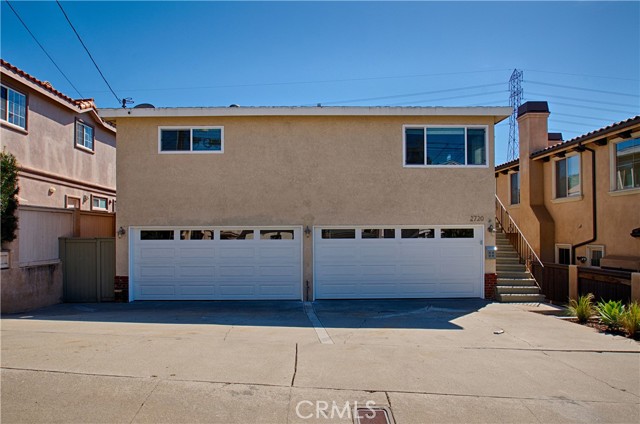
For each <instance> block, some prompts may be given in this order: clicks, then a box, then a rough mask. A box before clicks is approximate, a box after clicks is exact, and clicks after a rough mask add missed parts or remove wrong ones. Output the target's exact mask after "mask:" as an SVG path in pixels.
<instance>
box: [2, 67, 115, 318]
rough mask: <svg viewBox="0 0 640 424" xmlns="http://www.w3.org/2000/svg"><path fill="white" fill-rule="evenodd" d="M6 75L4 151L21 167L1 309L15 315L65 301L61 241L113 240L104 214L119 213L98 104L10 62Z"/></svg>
mask: <svg viewBox="0 0 640 424" xmlns="http://www.w3.org/2000/svg"><path fill="white" fill-rule="evenodd" d="M0 72H1V74H0V77H1V80H0V82H1V89H2V111H1V115H0V137H1V141H2V149H4V150H5V151H6V152H9V153H11V154H13V155H14V156H15V157H16V159H17V162H18V165H19V167H20V171H19V174H18V178H19V182H18V183H19V187H20V193H19V203H20V206H19V210H18V217H19V222H18V225H19V229H18V233H17V239H16V240H15V241H13V242H12V243H9V244H7V245H3V246H2V249H3V258H4V259H6V261H5V262H4V263H3V264H2V276H1V277H2V293H1V296H2V311H3V312H13V311H22V310H26V309H31V308H35V307H39V306H44V305H49V304H52V303H57V302H59V301H60V299H61V297H62V275H61V266H60V260H59V255H58V237H68V236H74V235H83V236H90V237H95V236H104V235H109V234H110V235H113V232H114V231H113V221H114V219H113V216H110V217H107V219H102V217H101V215H100V214H99V212H101V213H102V214H105V215H106V213H107V212H111V213H112V212H113V211H114V210H115V207H116V206H115V205H116V203H115V202H116V173H115V160H116V152H115V151H116V130H115V128H114V127H113V126H112V125H110V124H107V123H106V122H105V121H103V120H102V119H101V118H100V117H99V116H98V113H97V110H96V107H95V104H94V103H93V100H91V99H72V98H70V97H68V96H66V95H65V94H63V93H61V92H60V91H58V90H56V89H55V88H54V87H52V86H51V84H50V83H48V82H46V81H41V80H39V79H37V78H35V77H34V76H32V75H30V74H28V73H26V72H25V71H23V70H21V69H19V68H17V67H15V66H13V65H12V64H10V63H8V62H6V61H4V60H0ZM74 211H77V212H76V213H74ZM80 214H82V215H83V216H84V218H85V219H84V220H82V219H80V218H81V216H80ZM81 221H82V222H81ZM110 222H111V226H110V227H109V223H110ZM79 226H81V227H82V228H81V229H80V228H78V227H79ZM80 233H81V234H80Z"/></svg>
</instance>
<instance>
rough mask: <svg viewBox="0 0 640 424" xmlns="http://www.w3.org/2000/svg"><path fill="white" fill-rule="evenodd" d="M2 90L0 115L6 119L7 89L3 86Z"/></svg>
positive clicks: (0, 117)
mask: <svg viewBox="0 0 640 424" xmlns="http://www.w3.org/2000/svg"><path fill="white" fill-rule="evenodd" d="M0 91H2V115H1V116H0V119H4V120H5V121H6V120H7V89H6V88H5V87H2V88H1V89H0Z"/></svg>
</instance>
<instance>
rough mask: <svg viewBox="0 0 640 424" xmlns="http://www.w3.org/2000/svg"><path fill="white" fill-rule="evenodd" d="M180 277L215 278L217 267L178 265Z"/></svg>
mask: <svg viewBox="0 0 640 424" xmlns="http://www.w3.org/2000/svg"><path fill="white" fill-rule="evenodd" d="M177 269H178V275H177V276H178V278H205V279H207V281H210V280H211V279H213V277H214V275H215V272H216V268H215V267H214V266H193V265H189V266H178V267H177Z"/></svg>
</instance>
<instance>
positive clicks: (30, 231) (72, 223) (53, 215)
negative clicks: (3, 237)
mask: <svg viewBox="0 0 640 424" xmlns="http://www.w3.org/2000/svg"><path fill="white" fill-rule="evenodd" d="M18 211H19V215H18V249H17V250H18V252H17V253H18V255H17V259H18V265H19V266H20V267H30V266H37V265H43V264H49V263H54V262H57V261H58V260H59V258H60V256H59V252H58V247H59V246H58V239H59V238H60V237H114V236H115V214H113V213H107V212H93V211H82V210H77V209H59V208H45V207H38V206H20V208H19V210H18Z"/></svg>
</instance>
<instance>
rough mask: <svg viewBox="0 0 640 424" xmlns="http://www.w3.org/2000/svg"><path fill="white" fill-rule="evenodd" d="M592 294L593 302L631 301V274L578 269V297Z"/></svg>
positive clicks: (585, 268)
mask: <svg viewBox="0 0 640 424" xmlns="http://www.w3.org/2000/svg"><path fill="white" fill-rule="evenodd" d="M587 293H592V294H593V295H594V297H595V301H597V302H599V301H601V300H604V301H607V300H619V301H621V302H622V303H628V302H630V301H631V272H629V271H618V270H612V269H601V268H591V267H578V295H579V296H582V295H585V294H587Z"/></svg>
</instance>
